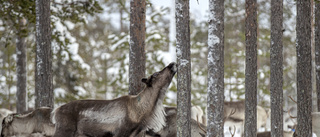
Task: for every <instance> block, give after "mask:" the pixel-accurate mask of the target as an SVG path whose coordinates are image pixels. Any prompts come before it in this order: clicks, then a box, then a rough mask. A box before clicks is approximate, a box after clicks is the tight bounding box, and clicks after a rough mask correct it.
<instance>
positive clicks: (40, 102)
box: [35, 0, 54, 108]
mask: <svg viewBox="0 0 320 137" xmlns="http://www.w3.org/2000/svg"><path fill="white" fill-rule="evenodd" d="M52 87H53V84H52V51H51V28H50V0H36V72H35V93H36V101H35V103H36V104H35V106H36V108H39V107H44V106H45V107H51V108H52V107H53V105H54V94H53V89H52Z"/></svg>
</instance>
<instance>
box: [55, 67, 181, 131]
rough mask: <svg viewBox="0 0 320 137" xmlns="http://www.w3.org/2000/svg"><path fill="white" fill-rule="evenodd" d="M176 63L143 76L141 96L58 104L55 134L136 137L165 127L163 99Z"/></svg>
mask: <svg viewBox="0 0 320 137" xmlns="http://www.w3.org/2000/svg"><path fill="white" fill-rule="evenodd" d="M176 72H177V64H176V63H170V64H169V65H168V66H167V67H165V68H164V69H163V70H161V71H160V72H156V73H154V74H153V75H151V76H150V77H149V78H143V79H142V82H143V83H145V84H146V87H145V88H144V89H143V90H142V91H141V92H140V93H139V94H138V95H127V96H122V97H119V98H116V99H113V100H77V101H72V102H70V103H67V104H65V105H62V106H60V107H58V108H57V109H56V110H55V111H54V113H53V118H52V121H53V122H54V123H55V124H56V128H55V129H56V132H55V133H54V137H73V136H77V137H78V136H99V137H100V136H106V137H112V136H114V137H133V136H136V135H138V134H140V132H144V131H146V130H147V129H150V130H154V131H155V132H158V131H160V129H162V128H163V126H165V112H164V108H163V104H162V102H163V99H164V97H165V93H166V90H167V88H168V87H169V85H170V83H171V80H172V78H173V76H174V75H175V73H176Z"/></svg>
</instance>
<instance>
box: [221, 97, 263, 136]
mask: <svg viewBox="0 0 320 137" xmlns="http://www.w3.org/2000/svg"><path fill="white" fill-rule="evenodd" d="M232 111H235V113H234V114H232V115H230V116H229V117H228V115H229V114H230V113H232ZM224 117H228V118H227V119H226V122H227V123H232V124H233V123H234V124H237V123H238V125H241V128H240V130H241V134H242V135H243V133H244V130H243V129H244V119H245V103H244V101H235V102H224ZM267 118H268V114H267V112H266V110H265V109H264V108H262V107H261V106H257V128H260V127H263V126H266V122H267Z"/></svg>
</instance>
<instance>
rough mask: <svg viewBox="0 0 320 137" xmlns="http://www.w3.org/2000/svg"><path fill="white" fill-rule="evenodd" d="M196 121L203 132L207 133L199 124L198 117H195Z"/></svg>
mask: <svg viewBox="0 0 320 137" xmlns="http://www.w3.org/2000/svg"><path fill="white" fill-rule="evenodd" d="M197 123H198V126H199V128H200V129H201V130H202V131H203V132H204V133H206V134H207V131H206V130H204V129H203V128H202V127H201V125H200V123H199V120H198V117H197Z"/></svg>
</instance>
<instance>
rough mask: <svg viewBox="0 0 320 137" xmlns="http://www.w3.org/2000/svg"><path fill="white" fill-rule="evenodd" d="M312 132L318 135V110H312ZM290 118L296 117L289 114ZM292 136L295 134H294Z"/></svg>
mask: <svg viewBox="0 0 320 137" xmlns="http://www.w3.org/2000/svg"><path fill="white" fill-rule="evenodd" d="M288 114H289V115H290V111H288ZM311 116H312V132H313V133H315V134H316V135H317V137H320V124H319V123H320V112H312V113H311ZM290 117H291V118H297V117H293V116H291V115H290ZM295 127H297V126H296V125H294V126H293V128H295ZM294 136H297V135H296V134H294Z"/></svg>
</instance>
